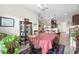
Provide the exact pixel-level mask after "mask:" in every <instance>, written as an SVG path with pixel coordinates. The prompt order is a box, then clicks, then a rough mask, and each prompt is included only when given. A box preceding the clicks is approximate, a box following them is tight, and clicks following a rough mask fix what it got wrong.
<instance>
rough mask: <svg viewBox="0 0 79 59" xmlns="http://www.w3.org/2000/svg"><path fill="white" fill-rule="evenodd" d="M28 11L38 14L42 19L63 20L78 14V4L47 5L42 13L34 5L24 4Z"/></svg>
mask: <svg viewBox="0 0 79 59" xmlns="http://www.w3.org/2000/svg"><path fill="white" fill-rule="evenodd" d="M24 6H25V7H27V8H28V9H30V10H32V11H34V12H36V13H38V14H39V15H40V16H39V17H40V18H42V19H50V18H56V19H63V18H66V17H68V16H71V15H73V14H76V13H79V4H48V5H47V7H48V9H47V10H45V11H44V12H43V11H41V9H40V8H38V6H37V5H36V4H24Z"/></svg>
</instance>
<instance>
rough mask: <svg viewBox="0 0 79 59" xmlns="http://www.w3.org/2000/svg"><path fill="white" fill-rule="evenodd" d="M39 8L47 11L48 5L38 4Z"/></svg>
mask: <svg viewBox="0 0 79 59" xmlns="http://www.w3.org/2000/svg"><path fill="white" fill-rule="evenodd" d="M37 7H38V8H40V9H41V10H42V11H45V10H46V9H48V5H47V4H38V5H37Z"/></svg>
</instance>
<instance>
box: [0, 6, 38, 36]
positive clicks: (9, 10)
mask: <svg viewBox="0 0 79 59" xmlns="http://www.w3.org/2000/svg"><path fill="white" fill-rule="evenodd" d="M0 16H4V17H11V18H14V19H15V27H0V32H4V33H8V34H16V35H19V21H20V20H23V19H24V18H28V19H29V20H30V21H31V22H32V24H33V25H32V26H33V31H34V30H38V15H37V14H36V13H34V12H32V11H31V10H28V9H27V8H25V7H23V6H21V5H0ZM34 24H36V26H34Z"/></svg>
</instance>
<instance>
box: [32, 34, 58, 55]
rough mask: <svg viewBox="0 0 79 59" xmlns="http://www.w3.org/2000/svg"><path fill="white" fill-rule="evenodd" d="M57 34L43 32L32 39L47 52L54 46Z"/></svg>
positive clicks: (43, 51)
mask: <svg viewBox="0 0 79 59" xmlns="http://www.w3.org/2000/svg"><path fill="white" fill-rule="evenodd" d="M56 36H57V35H56V34H52V33H41V34H39V35H38V36H37V37H36V38H33V39H32V40H31V41H32V43H33V44H34V45H38V46H39V47H40V48H41V49H42V53H43V54H46V53H47V52H48V50H49V49H51V48H52V44H53V41H54V39H55V37H56Z"/></svg>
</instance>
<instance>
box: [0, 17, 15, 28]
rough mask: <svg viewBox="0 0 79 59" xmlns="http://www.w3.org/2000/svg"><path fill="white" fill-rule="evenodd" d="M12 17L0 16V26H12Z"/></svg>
mask: <svg viewBox="0 0 79 59" xmlns="http://www.w3.org/2000/svg"><path fill="white" fill-rule="evenodd" d="M14 22H15V21H14V19H13V18H8V17H0V27H14Z"/></svg>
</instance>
